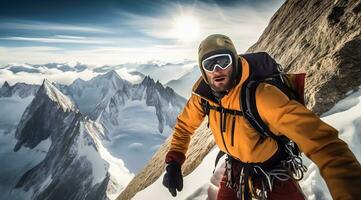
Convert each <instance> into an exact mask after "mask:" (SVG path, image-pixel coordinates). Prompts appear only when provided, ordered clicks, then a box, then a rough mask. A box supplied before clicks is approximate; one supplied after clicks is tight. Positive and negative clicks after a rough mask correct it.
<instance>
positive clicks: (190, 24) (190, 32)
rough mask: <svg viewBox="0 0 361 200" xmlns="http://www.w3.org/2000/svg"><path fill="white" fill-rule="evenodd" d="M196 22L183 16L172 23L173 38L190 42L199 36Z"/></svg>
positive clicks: (189, 16)
mask: <svg viewBox="0 0 361 200" xmlns="http://www.w3.org/2000/svg"><path fill="white" fill-rule="evenodd" d="M199 32H200V26H199V22H198V20H197V19H196V18H195V17H193V16H191V15H183V16H180V17H178V18H177V19H176V20H174V22H173V36H174V37H175V38H177V39H179V40H181V41H183V42H191V41H193V40H195V39H197V37H198V36H199Z"/></svg>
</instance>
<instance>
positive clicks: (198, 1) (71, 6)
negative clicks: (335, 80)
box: [0, 0, 284, 66]
mask: <svg viewBox="0 0 361 200" xmlns="http://www.w3.org/2000/svg"><path fill="white" fill-rule="evenodd" d="M283 2H284V0H239V1H231V0H228V1H218V0H193V1H191V0H186V1H166V0H162V1H160V0H158V1H157V0H155V1H146V0H137V1H119V0H118V1H116V0H108V1H95V0H77V1H74V0H72V1H69V0H58V1H40V0H0V3H1V7H0V66H1V65H6V64H8V63H31V64H45V63H50V62H60V63H61V62H81V63H84V64H93V65H106V64H109V65H115V64H121V63H127V62H146V61H149V60H162V61H179V60H185V59H186V60H196V57H197V48H198V45H199V43H200V41H201V40H202V39H204V38H205V37H206V36H207V35H210V34H214V33H222V34H225V35H228V36H229V37H231V39H232V40H233V42H234V43H235V45H236V48H237V50H238V51H239V53H243V52H244V51H246V50H247V49H248V48H249V47H250V46H251V45H252V44H254V43H255V42H256V41H257V39H258V37H259V36H260V35H261V34H262V32H263V30H264V29H265V27H266V26H267V24H268V22H269V20H270V18H271V16H272V15H273V14H274V13H275V11H276V10H277V9H278V8H279V7H280V6H281V4H282V3H283Z"/></svg>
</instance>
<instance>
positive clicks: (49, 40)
mask: <svg viewBox="0 0 361 200" xmlns="http://www.w3.org/2000/svg"><path fill="white" fill-rule="evenodd" d="M0 40H15V41H30V42H42V43H69V44H110V43H111V41H106V40H101V39H93V38H85V37H75V38H74V37H64V36H62V37H59V36H56V37H5V38H0Z"/></svg>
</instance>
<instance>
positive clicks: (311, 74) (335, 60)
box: [248, 0, 361, 114]
mask: <svg viewBox="0 0 361 200" xmlns="http://www.w3.org/2000/svg"><path fill="white" fill-rule="evenodd" d="M360 10H361V3H360V2H358V3H357V1H352V0H338V1H321V0H311V1H292V0H288V1H286V2H285V3H284V4H283V5H282V7H281V8H280V9H279V10H278V11H277V12H276V13H275V15H274V16H273V17H272V19H271V21H270V23H269V25H268V27H267V28H266V29H265V31H264V32H263V34H262V35H261V37H260V38H259V40H258V42H257V43H256V44H254V45H253V46H252V47H251V48H250V49H249V50H248V52H257V51H266V52H268V53H269V54H271V55H272V56H274V57H275V59H276V60H277V61H278V62H279V63H280V64H282V65H283V67H284V68H285V71H287V72H300V71H304V72H306V73H307V78H306V101H307V106H308V108H310V109H312V110H313V111H315V112H316V113H317V114H321V113H323V112H325V111H327V110H328V109H330V108H331V107H332V106H333V105H334V103H335V102H337V101H339V100H340V99H342V98H344V97H345V94H346V93H347V92H348V91H350V90H354V89H357V88H358V86H360V85H361V76H360V74H361V67H360V66H361V48H360V45H361V26H360V24H361V13H360Z"/></svg>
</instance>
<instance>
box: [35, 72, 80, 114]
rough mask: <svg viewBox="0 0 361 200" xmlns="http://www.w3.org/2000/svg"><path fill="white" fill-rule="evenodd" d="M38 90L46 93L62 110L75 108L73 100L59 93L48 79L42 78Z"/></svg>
mask: <svg viewBox="0 0 361 200" xmlns="http://www.w3.org/2000/svg"><path fill="white" fill-rule="evenodd" d="M39 92H40V93H43V94H45V95H47V96H48V97H49V98H50V99H51V100H52V101H53V102H55V103H58V104H59V106H60V107H61V108H62V109H63V110H64V111H67V110H75V106H74V104H73V102H72V101H71V100H70V99H69V98H68V97H67V96H65V95H64V94H63V93H61V92H60V91H59V90H58V89H57V88H56V87H55V86H54V85H53V84H52V83H51V82H50V81H49V80H47V79H44V81H43V84H42V85H41V87H40V89H39Z"/></svg>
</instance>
